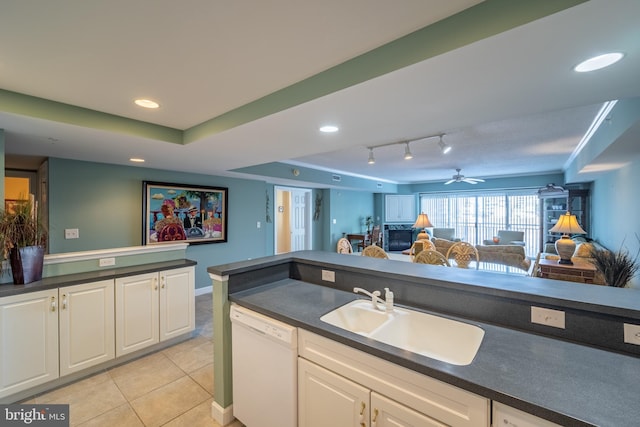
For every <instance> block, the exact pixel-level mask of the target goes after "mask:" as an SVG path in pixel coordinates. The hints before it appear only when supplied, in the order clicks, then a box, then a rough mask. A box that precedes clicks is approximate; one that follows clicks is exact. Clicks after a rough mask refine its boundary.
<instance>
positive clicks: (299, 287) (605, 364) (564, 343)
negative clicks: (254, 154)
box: [208, 251, 640, 426]
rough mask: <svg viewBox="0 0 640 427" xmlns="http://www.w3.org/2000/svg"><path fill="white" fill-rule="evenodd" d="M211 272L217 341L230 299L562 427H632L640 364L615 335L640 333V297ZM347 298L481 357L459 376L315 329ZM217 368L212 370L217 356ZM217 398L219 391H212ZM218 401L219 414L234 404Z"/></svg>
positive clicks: (386, 266)
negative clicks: (391, 310)
mask: <svg viewBox="0 0 640 427" xmlns="http://www.w3.org/2000/svg"><path fill="white" fill-rule="evenodd" d="M354 258H355V259H354ZM208 271H209V273H210V274H211V275H212V277H213V279H214V329H215V331H214V334H216V333H217V332H216V331H218V328H220V330H221V331H223V330H224V328H225V326H224V320H223V318H224V314H223V313H222V312H223V311H224V302H223V301H222V300H223V299H226V298H228V299H229V300H231V301H233V302H235V303H237V304H239V305H243V306H245V307H247V308H250V309H252V310H255V311H257V312H260V313H262V314H265V315H267V316H269V317H273V318H275V319H277V320H280V321H283V322H285V323H289V324H291V325H293V326H296V327H298V328H302V329H305V330H308V331H311V332H313V333H315V334H318V335H321V336H323V337H326V338H329V339H331V340H334V341H336V342H340V343H343V344H346V345H348V346H350V347H353V348H356V349H358V350H361V351H363V352H366V353H369V354H373V355H376V356H377V357H380V358H382V359H385V360H388V361H390V362H392V363H394V364H397V365H399V366H403V367H405V368H408V369H411V370H413V371H416V372H420V373H422V374H424V375H427V376H429V377H432V378H435V379H437V380H440V381H442V382H445V383H448V384H451V385H454V386H456V387H459V388H461V389H463V390H466V391H469V392H472V393H475V394H477V395H479V396H483V397H485V398H488V399H491V400H492V401H494V402H500V403H503V404H506V405H509V406H511V407H514V408H517V409H519V410H522V411H524V412H528V413H531V414H534V415H536V416H538V417H540V418H543V419H546V420H549V421H552V422H555V423H557V424H560V425H569V426H571V425H576V426H593V425H599V426H607V425H611V426H617V425H620V426H623V425H633V424H634V423H636V421H637V420H638V419H640V409H639V408H638V407H637V405H635V401H636V398H637V396H638V395H640V385H638V384H637V381H635V378H636V377H637V372H638V371H639V369H640V359H639V358H638V353H637V351H638V350H637V346H632V345H630V344H625V343H624V342H622V332H621V331H622V323H635V324H639V323H640V319H639V316H640V313H638V311H637V309H636V307H640V304H639V302H640V299H639V298H640V297H639V296H638V295H637V294H636V292H637V291H634V290H624V289H623V290H619V289H606V288H603V287H594V286H587V285H580V284H573V283H564V282H558V281H551V280H543V279H537V278H523V277H509V276H507V275H500V274H491V273H486V272H477V271H463V270H459V269H445V268H442V267H436V266H426V265H420V266H419V265H412V264H409V263H403V262H396V261H390V260H377V259H360V258H358V257H347V256H344V255H338V254H333V253H325V252H313V251H304V252H297V253H292V254H287V255H286V256H283V255H280V256H275V257H267V258H263V259H259V260H254V261H251V262H243V263H236V264H229V265H225V266H218V267H210V268H209V269H208ZM390 271H391V272H390ZM327 272H329V273H333V275H334V276H333V281H331V280H323V277H325V279H326V278H331V276H332V275H331V274H327ZM354 286H360V287H363V288H365V289H369V290H375V289H379V290H381V289H382V288H383V287H385V286H388V287H390V288H391V289H392V290H393V291H394V292H395V294H396V302H397V303H398V304H399V305H407V306H412V307H417V308H418V309H421V310H425V311H428V312H434V313H437V314H439V315H445V316H451V317H454V318H458V319H460V320H462V321H466V322H469V323H473V324H476V325H478V326H480V327H482V328H483V329H484V331H485V337H484V340H483V342H482V345H481V347H480V349H479V351H478V354H477V355H476V357H475V359H474V360H473V362H472V363H471V364H470V365H468V366H455V365H451V364H447V363H444V362H440V361H437V360H434V359H430V358H428V357H424V356H420V355H417V354H413V353H409V352H406V351H401V350H399V349H396V348H394V347H391V346H388V345H385V344H382V343H379V342H376V341H373V340H371V339H368V338H365V337H362V336H360V335H357V334H354V333H350V332H348V331H345V330H342V329H339V328H336V327H333V326H331V325H328V324H326V323H324V322H321V321H320V320H319V319H320V317H321V316H322V315H324V314H326V313H327V312H329V311H331V310H333V309H335V308H337V307H339V306H341V305H343V304H346V303H348V302H349V301H351V300H353V299H356V298H357V296H356V295H355V294H353V293H352V292H351V290H352V289H353V287H354ZM216 288H218V289H219V290H220V291H224V292H226V296H223V295H222V293H220V292H219V291H218V289H216ZM225 288H226V289H225ZM596 289H599V290H596ZM607 291H622V292H621V293H620V292H607ZM224 292H223V293H224ZM216 299H217V300H218V301H216ZM227 302H228V301H227ZM532 305H534V306H541V307H545V308H553V309H561V310H563V311H564V312H565V314H566V327H565V329H556V328H551V327H549V326H545V325H537V324H532V323H531V321H530V320H531V319H530V310H531V309H530V307H531V306H532ZM215 306H218V307H219V310H218V313H216V309H215ZM219 315H222V316H221V317H218V316H219ZM215 323H218V326H216V325H215ZM221 336H222V333H221V335H220V336H217V338H220V337H221ZM227 339H228V335H227ZM216 347H218V348H220V347H222V346H218V345H216ZM215 357H216V363H218V362H219V361H221V360H222V361H224V357H225V356H219V357H220V359H219V358H218V356H217V355H216V356H215ZM223 363H224V362H223ZM219 368H221V367H219ZM217 372H218V371H216V379H217V378H218V374H217ZM220 376H221V377H222V376H223V375H222V374H220ZM219 387H220V388H219ZM224 387H225V386H224V384H219V383H216V390H223V389H224ZM216 396H217V397H216V402H217V404H218V405H219V406H221V407H222V408H225V407H226V406H228V405H230V404H231V402H230V400H227V402H221V401H219V400H218V394H216ZM227 399H229V396H227ZM224 403H227V405H225V404H224Z"/></svg>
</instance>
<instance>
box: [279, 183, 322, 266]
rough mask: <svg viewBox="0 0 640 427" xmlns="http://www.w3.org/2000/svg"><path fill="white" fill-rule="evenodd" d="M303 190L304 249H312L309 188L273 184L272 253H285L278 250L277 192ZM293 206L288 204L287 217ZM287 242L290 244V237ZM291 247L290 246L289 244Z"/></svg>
mask: <svg viewBox="0 0 640 427" xmlns="http://www.w3.org/2000/svg"><path fill="white" fill-rule="evenodd" d="M285 191H286V192H289V193H291V192H294V191H297V192H304V193H306V197H305V200H306V203H305V205H306V206H305V215H304V218H305V227H304V229H305V231H304V232H305V238H304V241H305V248H304V249H312V247H313V220H312V215H313V209H312V206H311V204H312V201H313V198H312V195H313V192H312V190H311V189H310V188H301V187H288V186H282V185H275V186H274V187H273V200H274V221H273V253H274V254H278V253H285V252H278V238H279V235H278V233H279V231H280V230H279V227H278V223H279V221H278V214H279V211H278V209H279V206H278V192H285ZM292 209H293V206H292V205H289V210H288V214H289V218H291V217H292V215H293V212H292ZM289 239H290V240H289V244H291V237H289ZM289 247H291V246H289Z"/></svg>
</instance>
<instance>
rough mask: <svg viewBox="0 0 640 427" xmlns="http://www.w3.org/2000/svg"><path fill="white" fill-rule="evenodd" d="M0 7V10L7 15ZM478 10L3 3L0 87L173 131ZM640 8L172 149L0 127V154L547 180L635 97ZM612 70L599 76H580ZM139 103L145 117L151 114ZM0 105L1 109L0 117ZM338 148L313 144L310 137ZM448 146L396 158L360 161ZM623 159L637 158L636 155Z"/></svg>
mask: <svg viewBox="0 0 640 427" xmlns="http://www.w3.org/2000/svg"><path fill="white" fill-rule="evenodd" d="M7 3H8V4H7ZM476 3H479V2H478V1H472V0H455V1H453V0H398V1H394V2H388V1H385V0H351V1H349V2H344V1H340V0H325V1H323V2H317V1H300V0H279V1H275V2H264V1H258V0H248V1H244V2H227V1H218V0H216V1H212V0H188V1H182V2H175V1H171V0H162V1H154V2H130V1H125V0H111V1H109V2H85V1H81V0H60V1H57V2H42V3H41V4H39V5H38V7H34V6H33V3H31V2H21V1H10V2H5V3H4V4H3V7H2V14H0V40H1V42H0V88H1V89H4V90H7V91H12V92H17V93H21V94H25V95H31V96H35V97H39V98H45V99H49V100H53V101H57V102H62V103H66V104H71V105H75V106H79V107H83V108H87V109H92V110H96V111H100V112H105V113H109V114H114V115H118V116H122V117H128V118H131V119H135V120H140V121H144V122H149V123H153V124H157V125H163V126H167V127H171V128H176V129H179V130H186V129H189V128H191V127H193V126H196V125H198V124H200V123H202V122H206V121H207V120H209V119H212V118H216V117H219V116H220V115H222V114H224V113H226V112H228V111H230V110H233V109H234V108H237V107H241V106H243V105H245V104H247V103H249V102H251V101H254V100H256V99H259V98H261V97H263V96H266V95H269V94H271V93H273V92H276V91H278V90H280V89H283V88H286V87H288V86H290V85H292V84H295V83H296V82H299V81H301V80H303V79H305V78H308V77H311V76H313V75H316V74H317V73H320V72H322V71H325V70H327V69H329V68H331V67H333V66H336V65H338V64H341V63H343V62H344V61H346V60H348V59H350V58H353V57H355V56H357V55H360V54H363V53H365V52H368V51H370V50H372V49H375V48H377V47H379V46H381V45H383V44H385V43H387V42H390V41H392V40H394V39H397V38H399V37H401V36H403V35H406V34H409V33H411V32H413V31H415V30H417V29H420V28H422V27H425V26H427V25H430V24H432V23H434V22H436V21H439V20H441V19H444V18H446V17H447V16H450V15H452V14H454V13H456V12H459V11H461V10H464V9H466V8H467V7H470V6H473V5H474V4H476ZM638 16H640V2H639V1H637V0H591V1H589V2H587V3H584V4H581V5H578V6H575V7H572V8H570V9H567V10H565V11H562V12H559V13H556V14H554V15H551V16H548V17H546V18H542V19H540V20H537V21H534V22H531V23H528V24H525V25H523V26H520V27H517V28H515V29H512V30H509V31H506V32H504V33H501V34H498V35H495V36H492V37H489V38H486V39H484V40H480V41H477V42H475V43H472V44H470V45H467V46H464V47H461V48H458V49H455V50H452V51H449V52H447V53H444V54H441V55H438V56H435V57H433V58H431V59H428V60H424V61H421V62H418V63H416V64H414V65H411V66H408V67H405V68H402V69H399V70H397V71H394V72H391V73H388V74H385V75H382V76H380V77H377V78H374V79H371V80H368V81H364V82H362V83H358V84H355V85H354V86H352V87H349V88H347V89H343V90H340V91H338V92H335V93H332V94H329V95H326V96H322V97H320V98H318V99H315V100H312V101H309V102H306V103H303V104H301V105H298V106H295V107H292V108H287V109H284V110H283V111H279V112H276V113H273V114H269V115H266V116H265V117H262V118H258V119H256V120H252V121H248V122H246V123H244V124H240V125H238V126H232V127H230V128H229V129H227V130H225V131H222V132H218V133H213V134H209V135H204V136H203V137H201V138H199V139H198V140H196V141H195V142H190V143H188V144H186V145H180V144H174V143H168V142H162V141H157V140H153V139H146V138H142V137H134V136H130V135H126V134H124V133H120V132H108V131H105V130H99V129H94V128H92V127H85V126H78V125H75V124H68V123H62V122H57V121H51V120H43V119H39V118H35V117H33V116H30V115H27V114H24V115H22V114H17V113H15V112H3V111H0V128H4V129H5V139H6V141H5V145H6V147H5V151H6V153H7V154H8V155H41V156H52V157H62V158H71V159H78V160H87V161H96V162H105V163H114V164H130V163H129V162H128V159H129V158H130V157H143V158H145V160H146V162H145V163H144V165H143V167H151V168H157V169H168V170H177V171H189V172H196V173H206V174H229V171H230V170H232V169H236V168H241V167H247V166H252V165H259V164H263V163H268V162H274V161H293V162H294V163H295V164H304V165H311V166H316V167H320V168H326V169H330V170H333V171H337V172H342V173H346V172H349V173H354V174H359V175H363V176H368V177H372V178H374V179H379V180H390V181H394V182H425V181H438V180H442V181H444V180H447V179H449V178H450V176H451V175H452V174H453V173H455V170H454V169H455V168H456V167H460V168H462V173H463V174H465V175H467V176H473V177H482V178H487V177H495V176H507V175H513V174H531V173H543V172H556V171H560V170H562V168H563V165H564V164H565V162H566V161H567V159H568V158H569V156H570V155H571V153H572V151H573V150H574V149H575V147H576V146H577V145H578V143H579V141H580V139H581V138H582V136H583V135H584V133H585V132H586V130H587V128H588V127H589V125H590V123H591V121H592V120H593V118H594V117H595V114H596V113H597V111H598V110H599V108H600V106H601V105H602V103H603V102H605V101H607V100H611V99H619V98H630V97H637V96H640V79H638V77H637V76H638V75H640V43H638V40H640V25H638V23H637V22H638V21H637V18H638ZM611 50H618V51H623V52H625V53H626V57H625V58H624V59H623V61H621V62H620V63H618V64H616V65H614V66H613V67H610V68H609V69H605V70H602V71H599V72H595V73H590V74H576V73H574V72H573V71H572V67H573V66H574V65H575V64H576V63H578V62H580V61H581V60H583V59H585V58H587V57H589V56H591V55H594V54H599V53H602V52H606V51H611ZM137 97H150V98H152V99H155V100H157V101H158V102H160V103H161V108H160V109H158V110H154V111H148V110H142V109H140V108H138V107H136V106H134V105H133V103H132V100H133V99H134V98H137ZM0 105H2V102H1V100H0ZM329 121H330V122H333V123H336V124H338V125H339V126H340V128H341V130H340V132H338V133H336V134H331V135H325V134H319V133H318V132H317V128H318V126H319V125H321V124H323V123H325V122H329ZM438 133H446V136H445V137H444V141H445V142H446V143H448V144H450V145H451V146H452V147H453V150H452V151H451V153H450V154H448V155H447V156H443V155H442V154H441V153H440V152H439V150H438V148H437V138H436V139H427V140H424V141H420V142H413V143H412V144H411V150H412V152H413V154H414V158H413V159H412V160H411V161H404V160H402V154H403V152H404V147H403V146H400V145H398V146H389V147H385V148H380V149H376V150H375V157H376V164H375V165H368V164H367V156H368V151H367V149H366V147H368V146H375V145H380V144H386V143H390V142H395V141H404V140H409V139H415V138H418V137H421V136H425V135H432V134H438ZM636 150H637V149H636Z"/></svg>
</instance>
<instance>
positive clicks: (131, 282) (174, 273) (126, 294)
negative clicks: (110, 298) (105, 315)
mask: <svg viewBox="0 0 640 427" xmlns="http://www.w3.org/2000/svg"><path fill="white" fill-rule="evenodd" d="M194 280H195V279H194V269H193V267H187V268H180V269H175V270H169V271H162V272H159V273H147V274H140V275H136V276H129V277H122V278H118V279H116V356H117V357H119V356H122V355H124V354H128V353H132V352H134V351H137V350H140V349H142V348H145V347H148V346H150V345H153V344H156V343H158V342H159V341H164V340H166V339H169V338H173V337H175V336H177V335H181V334H184V333H186V332H189V331H192V330H193V329H194V328H195V299H194V287H195V284H194Z"/></svg>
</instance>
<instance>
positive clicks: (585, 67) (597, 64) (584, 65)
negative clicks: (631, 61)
mask: <svg viewBox="0 0 640 427" xmlns="http://www.w3.org/2000/svg"><path fill="white" fill-rule="evenodd" d="M623 56H624V54H623V53H620V52H613V53H605V54H604V55H599V56H594V57H593V58H589V59H587V60H586V61H583V62H581V63H579V64H578V65H576V66H575V68H574V70H575V71H577V72H578V73H586V72H589V71H595V70H599V69H601V68H604V67H608V66H609V65H613V64H615V63H616V62H618V61H620V60H621V59H622V57H623Z"/></svg>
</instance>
